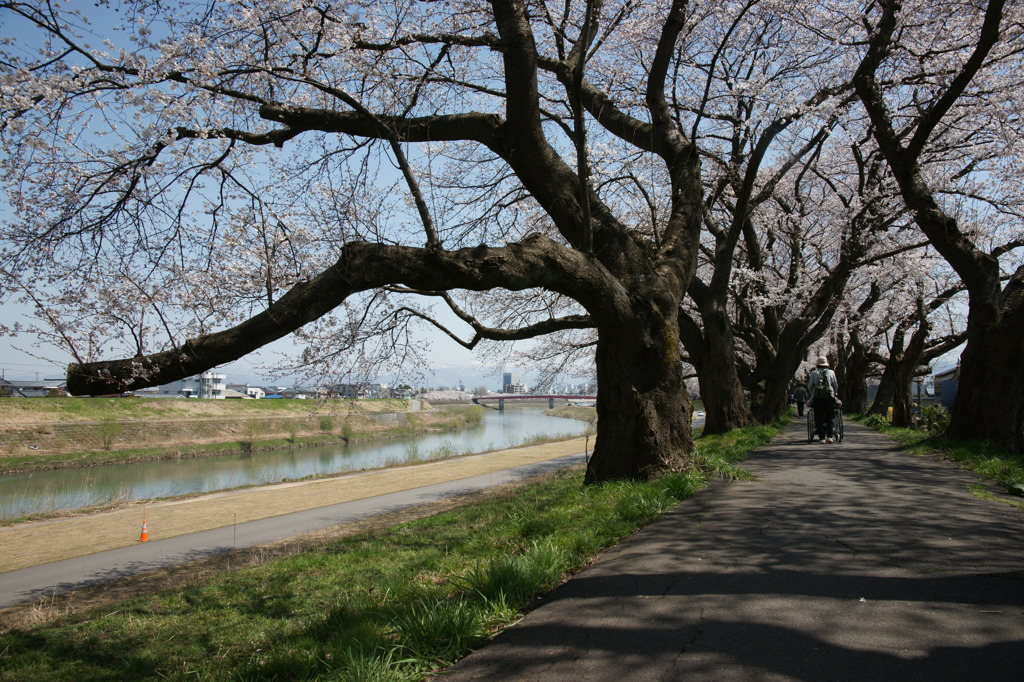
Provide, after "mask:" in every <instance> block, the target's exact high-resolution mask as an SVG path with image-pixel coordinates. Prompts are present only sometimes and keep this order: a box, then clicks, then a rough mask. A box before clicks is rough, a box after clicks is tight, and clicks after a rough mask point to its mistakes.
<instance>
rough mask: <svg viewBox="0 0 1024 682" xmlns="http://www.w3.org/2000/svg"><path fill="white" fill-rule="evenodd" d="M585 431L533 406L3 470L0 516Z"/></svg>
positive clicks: (457, 452)
mask: <svg viewBox="0 0 1024 682" xmlns="http://www.w3.org/2000/svg"><path fill="white" fill-rule="evenodd" d="M586 429H587V423H586V422H582V421H577V420H573V419H562V418H558V417H548V416H546V415H544V414H543V412H542V411H541V410H520V409H515V410H507V411H505V412H498V411H496V410H487V411H486V413H485V415H484V418H483V420H482V422H481V423H480V424H479V425H477V426H473V427H469V428H466V429H462V430H460V431H451V432H446V433H441V434H429V435H421V436H412V437H408V438H400V439H395V440H387V441H376V442H371V443H357V444H353V445H333V446H330V447H317V448H296V449H292V450H275V451H269V452H253V453H239V454H231V455H215V456H210V457H199V458H187V459H176V460H160V461H155V462H136V463H132V464H110V465H106V466H96V467H89V468H81V469H55V470H52V471H36V472H32V473H26V474H9V475H6V476H0V517H3V518H8V519H10V518H18V517H20V516H25V515H28V514H34V513H43V512H54V511H64V510H75V509H81V508H83V507H89V506H95V505H100V504H108V503H110V502H111V501H122V500H123V501H137V500H149V499H153V498H158V497H172V496H176V495H188V494H191V493H206V492H214V491H217V490H226V489H228V488H236V487H239V486H248V485H267V484H270V483H278V482H281V481H285V480H294V479H301V478H305V477H307V476H314V475H324V474H335V473H341V472H347V471H359V470H364V469H378V468H382V467H386V466H391V465H395V464H401V463H404V462H409V461H415V460H421V461H426V460H430V459H438V458H441V457H445V456H450V455H462V454H470V453H474V452H485V451H488V450H495V449H501V448H507V447H515V446H518V445H522V444H523V443H524V442H526V441H527V440H528V439H530V438H533V437H536V436H559V435H565V436H578V435H583V433H585V432H586Z"/></svg>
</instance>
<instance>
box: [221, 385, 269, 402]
mask: <svg viewBox="0 0 1024 682" xmlns="http://www.w3.org/2000/svg"><path fill="white" fill-rule="evenodd" d="M228 390H229V391H237V392H238V393H241V394H242V395H244V396H245V397H247V398H253V399H255V400H259V399H260V398H262V397H264V396H265V395H267V392H266V391H264V390H263V389H262V388H260V387H259V386H250V385H249V384H228Z"/></svg>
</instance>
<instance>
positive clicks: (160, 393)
mask: <svg viewBox="0 0 1024 682" xmlns="http://www.w3.org/2000/svg"><path fill="white" fill-rule="evenodd" d="M225 378H226V377H225V375H223V374H218V373H216V372H203V373H202V374H197V375H195V376H190V377H187V378H185V379H182V380H181V381H172V382H171V383H169V384H164V385H163V386H160V387H158V388H157V391H156V392H157V397H161V398H166V397H175V398H176V397H179V396H180V397H182V398H203V399H206V400H223V399H224V398H225V396H226V391H227V385H226V384H225V383H224V379H225Z"/></svg>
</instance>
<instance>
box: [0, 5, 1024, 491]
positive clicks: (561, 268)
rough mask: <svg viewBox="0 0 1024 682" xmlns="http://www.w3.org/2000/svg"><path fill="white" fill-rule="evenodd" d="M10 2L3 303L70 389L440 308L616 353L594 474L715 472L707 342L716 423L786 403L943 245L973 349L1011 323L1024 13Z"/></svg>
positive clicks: (326, 349) (336, 342) (4, 93)
mask: <svg viewBox="0 0 1024 682" xmlns="http://www.w3.org/2000/svg"><path fill="white" fill-rule="evenodd" d="M0 12H2V15H0V16H2V20H3V22H4V32H5V34H6V35H7V36H8V38H7V39H6V40H5V41H4V44H3V50H2V57H0V60H2V64H0V88H2V89H0V97H2V99H0V136H2V139H3V142H4V150H5V151H4V156H3V166H2V172H3V178H4V181H5V184H6V188H7V191H8V196H9V205H10V217H9V219H8V220H7V221H6V222H5V226H4V233H3V241H2V246H0V248H2V252H0V268H2V269H0V276H2V281H0V287H2V290H0V295H2V296H4V297H19V296H20V297H26V298H27V299H28V300H30V301H32V302H33V304H34V305H35V306H36V309H37V311H38V315H39V316H40V317H41V319H43V320H44V321H45V322H46V323H47V324H48V327H47V330H48V331H46V333H49V334H52V335H53V337H54V338H56V339H58V340H59V341H60V342H61V343H63V344H64V345H66V347H68V348H69V350H71V351H72V352H73V353H74V356H75V357H76V359H77V361H76V363H75V364H73V365H72V366H71V367H70V368H69V373H68V388H69V390H70V391H71V392H72V393H76V394H90V393H91V394H95V393H110V392H116V391H123V390H129V389H132V388H138V387H142V386H148V385H155V384H161V383H166V382H167V381H170V380H173V379H176V378H180V377H183V376H188V375H191V374H194V373H196V372H199V371H202V370H205V369H208V368H210V367H213V366H216V365H219V364H222V363H224V362H227V361H229V360H233V359H236V358H239V357H241V356H243V355H245V354H246V353H249V352H250V351H252V350H254V349H257V348H259V347H261V346H263V345H266V344H267V343H270V342H271V341H274V340H276V339H279V338H282V337H284V336H286V335H288V334H292V333H296V334H298V335H300V336H301V338H304V339H305V340H306V341H307V344H306V350H305V352H304V354H303V355H302V357H301V358H300V361H303V362H310V363H312V362H318V363H326V364H330V363H337V362H343V361H345V359H346V358H349V357H351V356H353V355H357V356H358V357H360V360H361V361H363V362H370V361H373V360H378V361H384V360H386V361H390V362H393V363H400V362H405V361H409V359H410V357H411V355H413V354H415V352H416V350H417V349H416V347H415V344H414V343H411V342H410V339H412V338H413V337H412V335H411V332H410V329H411V327H412V325H414V324H418V323H429V321H430V314H429V310H428V308H427V306H426V303H425V302H440V303H441V304H442V305H445V306H448V307H450V308H451V309H452V310H453V311H454V312H455V314H456V315H457V316H458V317H459V318H461V319H462V320H463V321H465V322H466V323H467V328H468V329H469V330H471V333H470V334H468V335H464V336H462V337H461V340H462V342H463V343H465V344H466V345H469V346H472V345H475V344H476V343H477V342H478V341H479V340H491V341H496V342H500V341H506V340H516V339H529V338H535V337H538V336H542V335H551V334H564V335H571V336H566V337H564V338H566V339H567V341H566V342H565V345H564V347H563V348H562V349H563V350H580V349H584V350H585V352H590V353H592V354H593V356H592V357H593V358H594V362H595V366H596V376H597V379H598V384H599V399H598V413H599V419H600V421H601V434H600V438H599V440H598V445H597V449H596V450H595V454H594V457H593V458H592V461H591V464H590V468H589V470H588V480H589V481H597V480H603V479H606V478H614V477H622V476H627V477H636V476H646V475H649V474H651V473H654V472H657V471H663V470H666V469H680V468H685V467H688V466H691V464H692V463H691V461H690V451H691V448H692V435H691V433H690V427H689V413H690V410H691V403H690V399H689V396H688V395H687V391H686V389H685V383H684V380H685V378H686V376H685V374H686V371H685V366H684V361H687V360H690V361H693V364H694V366H695V367H696V368H697V370H698V373H702V372H703V373H705V375H704V376H702V379H701V380H702V384H704V383H705V380H706V381H707V382H710V383H713V382H716V381H718V380H719V379H721V380H722V381H723V382H724V383H723V384H722V385H726V386H728V389H727V390H728V392H729V394H728V395H722V396H719V398H720V399H719V400H718V403H719V404H720V405H721V410H722V412H721V414H722V415H723V416H722V418H721V419H720V420H719V422H718V423H719V424H720V425H721V427H722V428H728V427H730V426H732V425H734V424H735V423H736V422H737V420H739V421H743V420H748V419H750V418H751V417H752V416H756V417H757V418H760V419H766V418H771V417H772V416H773V415H777V414H778V412H780V411H781V409H782V407H783V405H784V400H780V396H784V395H785V384H786V383H787V382H788V380H789V379H790V378H791V377H792V376H793V374H794V373H795V372H796V371H797V370H798V368H799V366H800V363H801V361H802V360H803V358H804V357H805V355H806V353H807V352H808V351H809V350H810V349H811V348H812V346H814V345H815V344H816V343H820V341H821V339H822V338H824V337H826V336H827V334H826V333H827V330H828V329H829V327H830V325H832V324H833V321H834V317H835V315H836V312H837V311H838V310H840V309H842V307H843V301H844V300H845V299H846V296H845V292H846V291H847V288H848V287H849V288H850V289H851V290H856V287H853V286H851V282H852V281H853V280H852V278H853V277H854V274H855V273H858V272H860V271H862V270H863V269H864V268H868V267H872V266H877V265H878V264H879V263H881V262H884V261H886V260H887V259H890V260H891V259H898V258H902V257H903V255H904V254H907V253H910V252H912V251H914V250H919V249H925V248H929V249H933V252H934V251H938V253H939V254H941V255H942V256H943V258H944V261H945V262H947V263H948V264H949V267H948V269H949V270H952V271H953V272H955V273H956V275H957V276H959V277H960V278H962V279H963V281H964V283H965V285H966V287H967V289H968V291H969V292H970V305H971V308H970V309H971V315H972V316H973V317H974V318H976V319H977V322H976V323H975V326H974V327H973V329H975V332H974V333H973V336H972V334H971V332H970V331H969V330H968V337H969V341H968V345H969V346H970V344H971V343H975V348H977V344H978V343H981V341H980V339H982V338H984V337H987V335H990V332H991V329H992V325H998V324H999V323H1000V320H1002V321H1009V324H1010V326H1014V325H1016V328H1017V329H1018V330H1019V329H1020V319H1021V314H1022V313H1021V304H1020V303H1019V301H1017V298H1015V297H1016V296H1017V294H1015V293H1014V292H1015V291H1016V288H1015V287H1017V281H1018V279H1019V278H1020V277H1021V275H1020V274H1019V273H1020V272H1021V271H1020V270H1019V269H1018V268H1019V265H1020V246H1021V238H1022V227H1021V220H1020V218H1021V216H1020V212H1019V206H1020V202H1019V201H1018V199H1019V198H1020V178H1019V177H1018V176H1019V173H1016V172H1015V168H1017V167H1019V165H1017V166H1015V165H1014V164H1015V162H1016V161H1019V160H1020V158H1021V151H1022V147H1021V145H1020V126H1019V125H1017V124H1018V123H1019V110H1018V109H1017V107H1018V106H1019V104H1017V103H1018V102H1019V101H1021V98H1020V96H1019V94H1020V87H1019V78H1020V74H1021V73H1022V71H1021V69H1019V68H1018V67H1019V66H1020V57H1021V54H1020V53H1021V42H1020V28H1021V22H1020V16H1019V15H1020V8H1019V7H1018V6H1017V4H1015V3H1006V4H1004V3H1003V2H996V1H993V2H990V3H978V2H963V3H956V4H955V6H949V7H944V8H943V9H942V10H941V12H940V11H939V10H938V9H936V8H933V7H931V5H930V4H929V3H925V2H920V3H917V2H915V3H911V2H905V3H902V4H901V3H896V2H881V3H867V4H865V3H854V2H840V3H829V4H828V5H825V4H824V3H800V2H797V3H794V2H785V3H783V2H778V1H776V0H760V1H759V0H747V1H745V2H736V3H707V4H703V3H691V2H686V1H684V0H675V1H672V2H667V1H666V2H654V3H649V2H642V3H641V2H636V1H635V0H620V1H619V2H603V1H601V0H588V1H586V2H581V1H578V2H571V1H569V0H564V1H563V2H560V3H554V2H542V1H540V0H534V1H530V2H525V1H523V0H492V1H491V2H483V1H475V0H471V1H469V2H450V3H448V2H436V3H421V2H412V1H406V0H388V1H387V2H376V1H375V2H363V1H356V2H345V3H337V2H317V1H315V0H271V1H269V2H265V1H260V2H256V1H245V0H240V1H235V2H212V1H209V2H208V1H205V0H196V1H193V2H190V1H187V0H182V1H180V2H173V3H172V2H166V1H165V0H134V1H130V0H123V1H122V2H119V3H97V4H96V6H94V7H90V8H89V12H87V11H86V10H84V9H80V4H79V3H70V2H69V3H58V2H52V1H51V2H43V1H38V2H36V1H33V2H0ZM90 12H91V13H92V14H91V15H90V14H89V13H90ZM940 28H941V30H940ZM929 202H930V203H929ZM950 221H953V223H951V222H950ZM954 223H955V235H954V236H953V237H952V238H950V235H951V234H954V233H953V232H951V225H953V224H954ZM979 263H981V264H980V265H977V264H979ZM982 290H984V292H985V293H984V294H983V293H982ZM986 297H987V298H986ZM993 297H995V299H993ZM983 300H986V301H990V303H988V304H984V303H983V302H982V301H983ZM992 300H995V302H991V301H992ZM905 303H906V306H907V307H908V308H909V309H914V310H917V309H918V304H917V302H916V300H915V301H906V302H905ZM984 305H988V306H989V307H988V310H989V312H984V311H982V310H981V307H983V306H984ZM1000 306H1002V307H1000ZM978 316H981V317H980V318H979V317H978ZM979 325H980V326H979ZM1005 326H1006V324H1004V327H1005ZM986 330H988V331H986ZM41 331H42V330H41ZM453 334H457V332H454V331H453ZM1011 336H1012V335H1011ZM1017 336H1018V337H1020V338H1024V335H1020V334H1019V333H1018V334H1017ZM1009 338H1010V336H1008V337H1007V341H1006V342H1005V344H1004V345H1005V348H1000V349H997V351H996V352H998V353H1002V354H1003V355H1002V357H1003V358H1004V361H1006V362H1013V361H1018V362H1019V357H1020V356H1019V353H1020V343H1021V341H1020V340H1019V339H1018V340H1016V342H1015V343H1016V345H1014V342H1013V341H1010V340H1009ZM1007 344H1008V345H1007ZM554 347H555V348H556V351H555V353H554V354H553V355H558V345H557V344H556V345H555V346H554ZM549 348H550V347H549ZM723 350H725V351H727V352H726V353H725V354H723V353H722V351H723ZM972 352H974V351H972ZM1015 353H1016V355H1014V354H1015ZM110 356H114V357H113V358H111V357H110ZM730 356H731V359H729V358H730ZM722 357H726V358H727V361H726V362H724V363H723V362H721V361H720V359H721V358H722ZM714 360H719V361H718V362H714ZM707 373H711V374H710V375H709V374H707ZM710 383H709V385H710ZM780 387H781V388H780ZM968 388H970V387H969V386H968ZM744 390H746V391H747V392H748V393H749V394H750V396H751V397H752V398H753V399H754V408H755V409H754V411H753V412H750V411H749V410H748V411H744V410H745V409H746V408H745V403H744V400H745V399H744V398H743V394H742V392H743V391H744ZM968 392H970V390H969V391H968ZM1018 393H1019V395H1017V394H1014V395H1015V396H1017V397H1015V398H1014V401H1015V402H1014V403H1013V404H1014V405H1016V406H1017V407H1015V408H1014V409H1018V413H1016V417H1018V418H1017V419H1016V424H1017V427H1016V436H1013V434H1012V433H1011V434H1009V436H1007V437H1008V438H1009V440H1008V441H1007V442H1010V443H1011V444H1012V441H1013V438H1014V437H1016V438H1018V441H1017V445H1020V442H1019V435H1020V424H1021V423H1022V422H1024V419H1021V418H1019V417H1024V413H1021V412H1019V410H1021V409H1024V389H1021V390H1019V391H1018ZM979 399H981V400H982V401H984V397H981V398H979ZM716 414H717V413H716ZM709 419H710V416H709ZM1004 435H1006V434H1004ZM1004 440H1006V439H1005V438H1004Z"/></svg>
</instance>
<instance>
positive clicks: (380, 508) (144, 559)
mask: <svg viewBox="0 0 1024 682" xmlns="http://www.w3.org/2000/svg"><path fill="white" fill-rule="evenodd" d="M584 463H585V455H584V454H583V453H579V454H574V455H569V456H565V457H558V458H555V459H549V460H546V461H541V462H535V463H531V464H527V465H523V466H518V467H514V468H510V469H504V470H497V471H489V472H488V473H486V474H480V475H476V476H471V477H466V478H457V477H456V478H455V480H448V481H444V482H441V483H435V484H431V485H427V486H420V487H415V488H410V489H407V490H400V491H397V492H393V493H388V494H383V495H376V496H372V497H366V498H363V499H358V500H353V501H350V502H344V503H340V504H334V505H329V506H324V507H317V508H314V509H309V510H304V511H299V512H294V513H290V514H283V515H280V516H271V517H269V518H264V519H259V520H255V521H248V522H245V523H239V524H237V525H233V526H232V525H228V526H224V527H221V528H214V529H211V530H206V531H201V532H196V533H188V534H183V535H178V536H176V537H170V538H166V539H160V540H150V541H148V542H137V543H134V544H131V545H129V546H126V547H119V548H117V549H112V550H107V551H102V552H97V553H93V554H86V555H84V556H79V557H75V558H71V559H64V560H61V561H54V562H50V563H45V564H42V565H38V566H31V567H28V568H22V569H18V570H13V571H8V572H5V573H0V608H7V607H9V606H15V605H18V604H23V603H26V602H34V601H38V600H42V599H49V598H52V597H54V596H57V595H61V594H64V593H67V592H71V591H74V590H79V589H83V588H87V587H93V586H97V585H103V584H105V583H109V582H111V581H115V580H120V579H123V578H129V577H132V576H137V575H140V574H143V573H148V572H151V571H156V570H159V569H163V568H167V567H170V566H177V565H180V564H184V563H187V562H190V561H195V560H197V559H204V558H208V557H212V556H216V555H218V554H224V553H226V552H231V551H235V550H240V549H246V548H250V547H256V546H259V545H265V544H268V543H272V542H275V541H278V540H282V539H286V538H293V537H296V536H299V535H303V534H306V533H310V532H314V531H319V530H324V529H327V528H331V527H333V526H337V525H340V524H345V523H351V522H353V521H359V520H362V519H366V518H369V517H373V516H379V515H382V514H388V513H392V512H396V511H400V510H403V509H408V508H411V507H415V506H418V505H422V504H426V503H429V502H434V501H437V500H441V499H447V498H451V497H456V496H459V495H465V494H468V493H472V492H476V491H479V490H483V489H486V488H488V487H493V486H498V485H502V484H504V483H510V482H514V481H518V480H522V479H525V478H530V477H532V476H537V475H540V474H542V473H545V472H548V471H554V470H556V469H560V468H565V467H570V466H582V465H583V464H584ZM395 471H396V472H398V473H400V474H402V473H403V472H404V475H405V476H415V474H414V473H412V472H411V471H410V470H409V469H405V470H395ZM297 490H301V489H300V488H297ZM297 494H302V492H297ZM43 530H45V528H44V529H43Z"/></svg>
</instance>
